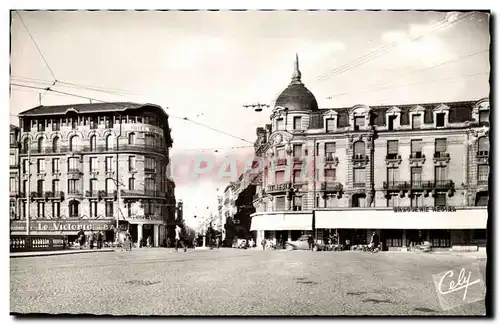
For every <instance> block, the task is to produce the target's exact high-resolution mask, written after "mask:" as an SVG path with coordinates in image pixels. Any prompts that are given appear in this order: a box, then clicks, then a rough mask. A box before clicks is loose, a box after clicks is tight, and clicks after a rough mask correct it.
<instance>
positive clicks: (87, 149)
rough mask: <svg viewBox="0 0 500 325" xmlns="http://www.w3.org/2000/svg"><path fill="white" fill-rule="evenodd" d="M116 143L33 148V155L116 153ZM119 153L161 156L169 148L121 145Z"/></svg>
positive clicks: (25, 151)
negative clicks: (145, 153) (131, 152)
mask: <svg viewBox="0 0 500 325" xmlns="http://www.w3.org/2000/svg"><path fill="white" fill-rule="evenodd" d="M116 150H117V148H116V143H113V144H112V145H109V146H106V145H96V146H93V145H81V144H80V145H75V146H73V147H70V146H67V145H65V146H57V147H54V146H46V147H43V148H31V154H46V153H47V154H48V153H68V152H73V153H100V152H108V151H116ZM118 150H119V151H138V152H151V151H153V152H157V153H161V154H165V153H166V151H167V147H165V146H159V145H152V144H119V146H118ZM27 153H28V150H27V149H26V148H24V147H23V148H22V149H21V154H27Z"/></svg>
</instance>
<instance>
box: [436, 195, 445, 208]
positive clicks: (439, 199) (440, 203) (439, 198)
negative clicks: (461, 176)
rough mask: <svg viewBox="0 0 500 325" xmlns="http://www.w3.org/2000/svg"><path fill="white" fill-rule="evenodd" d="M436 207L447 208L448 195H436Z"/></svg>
mask: <svg viewBox="0 0 500 325" xmlns="http://www.w3.org/2000/svg"><path fill="white" fill-rule="evenodd" d="M434 206H437V207H445V206H446V193H436V196H435V198H434Z"/></svg>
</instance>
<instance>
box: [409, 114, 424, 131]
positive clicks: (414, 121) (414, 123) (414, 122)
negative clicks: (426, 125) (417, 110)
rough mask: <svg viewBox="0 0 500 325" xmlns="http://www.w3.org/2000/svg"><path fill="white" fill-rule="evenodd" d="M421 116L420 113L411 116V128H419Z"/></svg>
mask: <svg viewBox="0 0 500 325" xmlns="http://www.w3.org/2000/svg"><path fill="white" fill-rule="evenodd" d="M421 117H422V115H420V114H414V115H412V116H411V127H412V128H413V129H420V122H421V121H422V119H421Z"/></svg>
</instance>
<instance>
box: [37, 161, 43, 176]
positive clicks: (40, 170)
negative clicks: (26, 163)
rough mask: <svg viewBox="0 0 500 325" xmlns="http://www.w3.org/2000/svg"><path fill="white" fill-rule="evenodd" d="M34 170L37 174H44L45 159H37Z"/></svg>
mask: <svg viewBox="0 0 500 325" xmlns="http://www.w3.org/2000/svg"><path fill="white" fill-rule="evenodd" d="M36 170H37V173H45V159H37V161H36Z"/></svg>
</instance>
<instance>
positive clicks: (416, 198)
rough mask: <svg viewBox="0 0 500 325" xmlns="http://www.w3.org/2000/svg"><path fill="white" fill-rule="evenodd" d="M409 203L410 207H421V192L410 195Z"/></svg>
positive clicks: (422, 202)
mask: <svg viewBox="0 0 500 325" xmlns="http://www.w3.org/2000/svg"><path fill="white" fill-rule="evenodd" d="M410 204H411V206H412V207H423V206H424V196H423V195H422V194H416V195H412V196H411V202H410Z"/></svg>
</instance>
